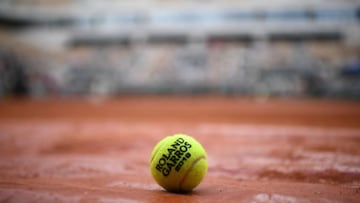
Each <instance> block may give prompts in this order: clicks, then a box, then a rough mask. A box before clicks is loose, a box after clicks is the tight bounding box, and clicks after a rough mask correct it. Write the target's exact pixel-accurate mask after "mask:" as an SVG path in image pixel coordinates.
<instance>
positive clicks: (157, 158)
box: [150, 134, 208, 193]
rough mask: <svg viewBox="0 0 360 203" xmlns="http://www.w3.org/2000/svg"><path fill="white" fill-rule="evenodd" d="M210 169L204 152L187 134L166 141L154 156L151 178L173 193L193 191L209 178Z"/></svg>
mask: <svg viewBox="0 0 360 203" xmlns="http://www.w3.org/2000/svg"><path fill="white" fill-rule="evenodd" d="M207 168H208V163H207V155H206V152H205V150H204V148H203V147H202V146H201V144H200V143H199V142H198V141H196V140H195V139H194V138H192V137H190V136H188V135H185V134H175V135H173V136H168V137H165V138H164V139H162V140H161V141H160V142H159V143H158V144H157V145H156V146H155V147H154V149H153V151H152V153H151V159H150V170H151V174H152V176H153V178H154V179H155V181H156V182H157V183H158V184H159V185H160V186H161V187H163V188H164V189H165V190H167V191H169V192H176V193H186V192H190V191H192V190H193V188H195V187H196V186H197V185H199V184H200V182H201V181H202V179H203V178H204V177H205V175H206V172H207Z"/></svg>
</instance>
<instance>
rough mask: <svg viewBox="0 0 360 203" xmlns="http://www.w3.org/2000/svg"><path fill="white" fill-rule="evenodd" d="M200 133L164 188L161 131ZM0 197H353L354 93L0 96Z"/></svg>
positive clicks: (358, 117)
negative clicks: (185, 169)
mask: <svg viewBox="0 0 360 203" xmlns="http://www.w3.org/2000/svg"><path fill="white" fill-rule="evenodd" d="M178 132H183V133H187V134H190V135H192V136H193V137H195V138H196V139H197V140H198V141H200V142H201V143H202V144H203V146H204V148H205V149H206V151H207V153H208V162H209V170H208V173H207V175H206V177H205V179H204V181H203V182H202V183H201V184H200V185H199V186H198V187H197V188H196V189H195V190H194V191H193V192H192V193H190V194H185V195H183V194H171V193H168V192H165V191H164V190H163V189H162V188H161V187H160V186H158V185H157V184H156V183H155V181H154V180H153V179H152V177H151V174H150V171H149V158H150V153H151V150H152V148H153V147H154V145H155V144H156V143H157V142H158V141H159V140H160V139H161V138H163V137H164V136H167V135H171V134H174V133H178ZM0 202H254V203H257V202H259V203H260V202H354V203H355V202H360V103H359V102H354V101H353V102H351V101H334V100H332V101H329V100H301V99H270V100H265V99H246V98H245V99H244V98H222V97H145V96H144V97H136V96H128V97H119V98H116V99H106V100H99V99H86V100H85V99H46V100H33V101H30V100H28V99H5V100H2V101H0Z"/></svg>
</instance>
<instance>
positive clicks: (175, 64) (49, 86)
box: [0, 0, 360, 99]
mask: <svg viewBox="0 0 360 203" xmlns="http://www.w3.org/2000/svg"><path fill="white" fill-rule="evenodd" d="M121 94H221V95H245V96H266V97H267V96H281V97H329V98H351V99H359V98H360V1H358V0H302V1H294V0H272V1H266V0H131V1H122V0H104V1H98V0H1V1H0V98H4V97H9V96H17V95H25V96H29V97H33V98H42V97H48V96H61V97H68V96H104V97H106V96H114V95H121Z"/></svg>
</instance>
